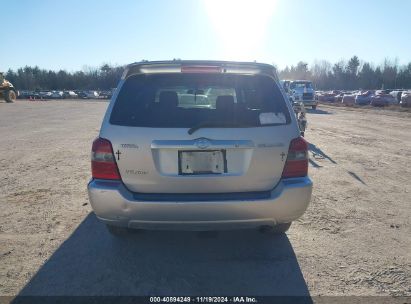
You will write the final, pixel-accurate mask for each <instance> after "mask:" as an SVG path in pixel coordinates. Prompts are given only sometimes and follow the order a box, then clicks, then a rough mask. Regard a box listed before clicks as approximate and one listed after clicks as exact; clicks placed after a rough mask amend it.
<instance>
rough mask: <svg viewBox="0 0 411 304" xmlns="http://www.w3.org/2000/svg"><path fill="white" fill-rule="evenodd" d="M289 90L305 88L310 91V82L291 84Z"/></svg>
mask: <svg viewBox="0 0 411 304" xmlns="http://www.w3.org/2000/svg"><path fill="white" fill-rule="evenodd" d="M290 88H291V89H296V88H307V89H311V88H312V85H311V83H310V82H292V83H291V86H290Z"/></svg>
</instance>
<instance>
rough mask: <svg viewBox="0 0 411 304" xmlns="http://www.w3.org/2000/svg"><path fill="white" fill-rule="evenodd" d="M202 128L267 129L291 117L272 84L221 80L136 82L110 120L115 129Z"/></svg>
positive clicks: (169, 77)
mask: <svg viewBox="0 0 411 304" xmlns="http://www.w3.org/2000/svg"><path fill="white" fill-rule="evenodd" d="M262 113H273V114H274V115H276V116H273V114H268V116H267V114H263V117H271V118H269V120H268V121H267V120H266V119H265V118H264V119H263V121H262V120H261V115H260V114H262ZM270 115H271V116H270ZM277 117H279V119H277ZM270 119H271V120H270ZM202 122H212V123H213V122H223V123H226V124H238V126H262V125H272V124H286V123H289V122H290V116H289V113H288V109H287V107H286V104H285V101H284V98H283V96H282V94H281V92H280V90H279V88H278V87H277V86H276V85H275V82H274V80H272V79H271V78H269V77H266V76H244V75H216V74H211V75H204V74H154V75H153V74H152V75H136V76H131V77H129V78H128V79H127V80H126V81H125V83H124V85H123V87H122V88H121V90H120V93H119V96H118V98H117V100H116V102H115V105H114V107H113V111H112V114H111V116H110V123H112V124H116V125H126V126H141V127H179V128H185V127H187V128H190V127H192V126H194V125H196V124H198V123H202Z"/></svg>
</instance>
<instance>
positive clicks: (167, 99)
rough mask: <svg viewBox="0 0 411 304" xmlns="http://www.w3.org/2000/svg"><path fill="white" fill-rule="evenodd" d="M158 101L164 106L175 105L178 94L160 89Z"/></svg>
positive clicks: (176, 104)
mask: <svg viewBox="0 0 411 304" xmlns="http://www.w3.org/2000/svg"><path fill="white" fill-rule="evenodd" d="M159 103H160V105H162V106H166V107H177V106H178V96H177V93H176V92H174V91H162V92H161V93H160V96H159Z"/></svg>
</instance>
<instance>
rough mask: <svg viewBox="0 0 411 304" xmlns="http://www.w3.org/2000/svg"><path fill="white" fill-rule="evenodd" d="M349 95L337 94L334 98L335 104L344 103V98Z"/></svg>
mask: <svg viewBox="0 0 411 304" xmlns="http://www.w3.org/2000/svg"><path fill="white" fill-rule="evenodd" d="M346 94H347V93H343V92H341V93H340V94H337V95H335V96H334V102H342V101H343V97H344V95H346Z"/></svg>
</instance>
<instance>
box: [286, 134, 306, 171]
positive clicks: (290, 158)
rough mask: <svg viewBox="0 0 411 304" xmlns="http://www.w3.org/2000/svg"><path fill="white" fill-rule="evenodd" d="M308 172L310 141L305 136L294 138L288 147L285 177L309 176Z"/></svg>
mask: <svg viewBox="0 0 411 304" xmlns="http://www.w3.org/2000/svg"><path fill="white" fill-rule="evenodd" d="M307 173H308V143H307V142H306V141H305V139H304V138H302V137H298V138H294V139H293V140H292V141H291V143H290V148H289V149H288V155H287V160H286V162H285V165H284V170H283V175H282V177H283V178H290V177H302V176H307Z"/></svg>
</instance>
